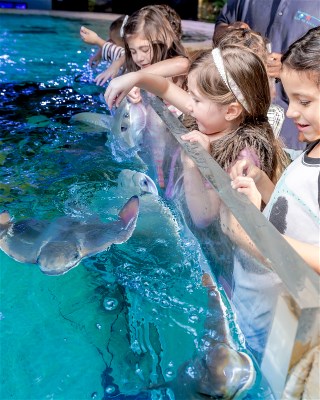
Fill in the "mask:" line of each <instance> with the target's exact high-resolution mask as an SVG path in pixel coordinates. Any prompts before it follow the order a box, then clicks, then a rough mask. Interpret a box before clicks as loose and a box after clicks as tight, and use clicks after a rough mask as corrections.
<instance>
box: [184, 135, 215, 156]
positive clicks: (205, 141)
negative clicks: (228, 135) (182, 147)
mask: <svg viewBox="0 0 320 400" xmlns="http://www.w3.org/2000/svg"><path fill="white" fill-rule="evenodd" d="M181 139H182V140H187V141H189V142H191V143H193V142H198V143H199V144H200V145H201V146H202V147H203V148H204V149H205V150H206V151H207V152H208V153H209V152H210V139H209V137H208V136H207V135H205V134H203V133H201V132H199V131H191V132H189V133H186V134H184V135H181Z"/></svg>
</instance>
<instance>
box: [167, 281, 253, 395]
mask: <svg viewBox="0 0 320 400" xmlns="http://www.w3.org/2000/svg"><path fill="white" fill-rule="evenodd" d="M202 284H203V286H205V287H206V288H207V289H208V312H207V317H206V322H205V331H204V335H203V336H202V338H201V341H200V344H199V346H198V348H197V351H196V353H195V355H194V357H193V358H192V359H191V360H189V361H187V362H186V363H184V364H183V365H182V366H181V367H180V368H179V370H178V373H177V377H176V378H175V380H174V381H171V382H170V383H169V386H170V387H171V388H172V389H173V391H174V393H175V395H176V398H177V399H190V400H197V399H199V400H200V399H204V398H210V399H225V400H227V399H229V400H231V399H232V400H235V399H240V398H242V397H243V396H244V395H245V394H246V392H247V391H248V390H249V389H250V388H251V387H252V386H253V384H254V382H255V378H256V373H255V368H254V364H253V361H252V359H251V357H250V356H249V354H247V353H245V352H243V351H238V350H237V349H236V346H234V344H233V340H232V336H231V333H230V328H229V323H228V319H227V318H226V315H224V311H223V309H224V307H223V301H222V297H221V294H220V292H219V290H218V288H217V286H216V284H215V282H214V281H213V279H212V276H211V275H209V274H208V273H204V274H203V277H202Z"/></svg>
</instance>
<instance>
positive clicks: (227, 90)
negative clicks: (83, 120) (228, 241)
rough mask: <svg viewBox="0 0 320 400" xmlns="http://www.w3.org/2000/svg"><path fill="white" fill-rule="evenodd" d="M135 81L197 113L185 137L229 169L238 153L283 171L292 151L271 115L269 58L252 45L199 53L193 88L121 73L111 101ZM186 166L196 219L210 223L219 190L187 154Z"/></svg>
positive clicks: (275, 172) (271, 173)
mask: <svg viewBox="0 0 320 400" xmlns="http://www.w3.org/2000/svg"><path fill="white" fill-rule="evenodd" d="M133 86H139V87H141V88H143V89H145V90H147V91H150V92H152V93H154V94H156V95H158V96H159V97H161V98H163V99H165V100H166V101H168V102H169V103H171V104H173V105H174V106H175V107H177V108H178V109H179V110H181V111H182V112H183V113H185V114H190V115H191V116H193V117H194V118H195V119H196V122H197V125H198V128H199V131H192V132H190V133H189V134H186V135H183V136H182V138H183V139H184V140H189V141H192V142H194V141H197V142H199V143H200V144H202V145H203V146H204V147H205V148H206V150H207V151H209V152H210V153H211V155H212V156H213V158H214V159H215V160H216V161H217V162H218V163H219V164H220V166H221V167H222V168H224V169H225V170H229V168H230V167H231V166H232V165H233V164H234V163H235V162H236V161H237V159H239V158H240V159H242V158H248V159H250V160H254V162H255V163H256V165H257V166H258V167H260V168H261V169H262V170H263V171H265V172H266V174H267V176H268V177H269V178H270V179H271V180H273V181H276V180H277V178H278V176H279V175H280V174H281V172H282V170H283V165H284V162H285V161H284V160H286V157H285V156H284V152H283V150H282V148H281V143H280V142H279V141H278V140H277V139H276V138H275V137H274V134H273V132H272V129H271V127H270V125H269V123H268V121H267V112H268V108H269V106H270V92H269V85H268V77H267V74H266V70H265V67H264V65H263V62H262V61H261V60H260V58H259V57H257V56H256V55H255V54H253V52H251V51H250V50H246V49H243V48H241V47H238V46H228V47H224V48H222V49H220V48H216V49H214V50H213V51H212V52H211V51H209V52H205V53H203V54H201V55H199V56H198V57H197V58H196V59H195V60H194V61H193V62H192V65H191V67H190V70H189V74H188V89H189V92H186V91H184V90H182V89H181V88H179V87H177V86H176V85H173V84H172V83H171V82H169V81H168V80H166V79H163V78H162V77H159V76H155V75H153V74H147V73H145V72H144V71H141V72H135V73H129V74H126V75H124V76H122V77H119V78H116V79H114V80H113V81H112V82H111V83H110V85H109V87H108V88H107V90H106V92H105V99H106V101H107V103H108V105H109V107H112V106H113V105H114V103H115V104H116V105H119V104H120V102H121V100H122V99H123V98H124V96H126V94H127V93H128V92H129V91H130V90H131V88H132V87H133ZM257 88H258V90H257ZM183 167H184V190H185V195H186V201H187V204H188V208H189V211H190V214H191V217H192V220H193V222H194V223H195V225H196V226H198V227H201V228H204V227H207V226H209V225H210V224H211V223H212V222H213V221H214V220H215V219H216V217H217V216H218V214H219V207H217V196H216V193H215V190H214V189H213V188H212V187H211V186H210V185H208V184H207V183H206V181H205V180H204V179H203V177H202V175H201V173H200V171H199V169H198V168H197V166H196V165H195V163H194V162H193V161H192V160H191V159H190V158H189V157H187V156H183Z"/></svg>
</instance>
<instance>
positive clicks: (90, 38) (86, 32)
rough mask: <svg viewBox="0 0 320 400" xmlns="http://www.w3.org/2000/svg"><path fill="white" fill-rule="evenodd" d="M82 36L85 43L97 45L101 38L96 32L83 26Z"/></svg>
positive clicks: (81, 29)
mask: <svg viewBox="0 0 320 400" xmlns="http://www.w3.org/2000/svg"><path fill="white" fill-rule="evenodd" d="M80 36H81V39H82V40H83V41H84V42H86V43H89V44H97V41H98V38H99V36H98V35H97V34H96V33H95V32H94V31H92V30H91V29H88V28H86V27H85V26H82V27H81V28H80Z"/></svg>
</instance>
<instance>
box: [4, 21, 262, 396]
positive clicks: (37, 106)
mask: <svg viewBox="0 0 320 400" xmlns="http://www.w3.org/2000/svg"><path fill="white" fill-rule="evenodd" d="M81 24H82V21H77V20H63V19H57V18H50V17H44V16H41V17H40V16H33V17H31V16H28V17H24V16H17V15H14V16H9V15H1V14H0V33H1V35H0V43H1V48H2V49H3V51H2V53H1V56H0V73H1V75H0V79H1V82H0V89H1V90H0V95H1V107H0V121H1V134H0V146H1V148H0V166H1V169H0V210H7V211H8V212H9V213H10V214H11V215H12V216H13V217H14V219H15V220H20V219H24V218H38V219H49V220H50V219H52V218H54V217H57V216H60V215H70V216H77V217H80V218H86V217H87V216H91V215H92V214H93V213H97V214H98V215H99V216H100V217H101V218H103V219H104V220H110V219H112V218H114V216H115V215H116V213H117V211H119V208H120V207H121V206H122V205H123V204H124V203H125V201H126V200H127V198H128V193H123V192H122V191H119V190H118V189H117V176H118V174H119V172H120V171H121V170H122V169H124V168H131V169H136V170H140V171H143V170H146V167H145V166H144V165H143V164H141V162H140V161H139V160H133V159H131V160H129V161H119V160H117V161H115V159H114V157H113V154H112V153H111V150H110V148H109V147H108V146H106V145H105V143H106V141H107V136H106V133H105V132H101V130H100V131H99V130H97V129H91V130H90V129H89V128H88V127H87V128H86V129H84V128H83V127H81V126H79V125H77V124H75V123H73V122H72V120H70V118H71V116H72V115H74V114H75V113H78V112H82V111H93V112H100V113H105V112H107V110H106V108H105V105H104V103H103V102H102V101H101V99H100V94H101V88H98V87H96V86H95V85H94V84H92V77H93V75H94V74H93V73H92V71H89V70H88V69H87V66H86V62H87V59H88V57H89V55H90V54H91V53H92V51H94V49H91V48H90V47H89V46H87V45H85V44H83V43H82V41H81V40H80V38H79V28H80V25H81ZM86 25H87V26H89V27H91V28H94V29H95V30H97V31H98V32H99V33H100V34H101V35H103V32H104V31H105V30H106V26H105V24H104V23H102V22H97V23H94V25H93V23H91V25H90V24H86ZM140 205H141V207H140V215H139V219H138V223H137V227H136V230H135V232H134V234H133V236H132V237H131V238H130V239H129V241H128V242H126V243H124V244H121V245H117V246H116V245H114V246H112V247H111V248H110V249H109V250H108V251H106V252H103V253H101V254H99V255H96V256H93V257H90V258H88V259H86V260H84V261H83V262H82V263H81V264H80V265H79V266H78V267H76V268H74V269H73V270H71V271H69V272H68V273H67V274H65V275H62V276H56V277H50V276H47V275H44V274H42V273H41V271H40V270H39V268H38V267H37V266H35V265H28V264H21V263H18V262H15V261H14V260H12V259H11V258H9V257H8V256H7V255H5V254H4V253H3V252H0V277H1V283H0V285H1V286H0V289H1V297H0V301H1V303H0V312H1V314H0V324H1V332H0V335H1V337H0V340H1V359H0V361H1V392H0V398H1V399H3V400H7V399H17V400H20V399H21V400H27V399H28V400H29V399H30V400H31V399H32V400H38V399H68V400H69V399H70V400H73V399H74V400H76V399H77V400H80V399H109V398H116V399H127V398H128V399H149V398H150V399H169V398H170V399H171V398H174V397H173V394H172V392H170V391H167V390H166V389H163V387H162V388H161V385H163V384H164V383H165V382H170V381H172V380H174V379H175V377H176V375H177V371H178V368H179V366H181V365H182V364H183V363H184V362H185V361H187V360H189V359H191V358H192V356H193V354H194V352H195V350H196V349H197V348H198V347H199V341H200V338H201V335H202V334H203V329H204V321H205V317H206V315H207V312H208V309H207V291H206V289H204V288H203V287H202V286H201V275H202V272H201V266H203V263H204V260H203V257H202V255H201V252H200V250H199V246H198V244H197V242H196V241H195V240H194V239H193V237H192V236H190V235H188V234H187V233H186V232H185V231H184V229H183V224H182V222H181V218H180V215H179V212H178V211H177V210H176V209H175V207H174V205H173V204H171V203H170V202H167V201H165V200H163V199H161V197H160V198H154V197H152V196H150V195H146V196H144V197H142V198H141V200H140ZM225 304H226V307H225V308H224V311H223V312H224V314H225V318H226V320H230V326H231V328H232V334H233V335H234V339H235V342H236V343H237V346H238V348H239V349H243V347H244V344H243V341H242V339H241V338H238V336H237V330H236V328H235V326H234V323H233V320H232V314H231V313H230V310H229V309H228V306H227V303H225ZM159 385H160V386H159ZM259 385H260V381H259V380H258V381H257V384H256V385H255V387H254V388H253V390H252V391H251V392H250V393H251V395H250V394H249V398H266V397H267V396H265V395H264V393H265V391H264V390H262V389H261V388H260V386H259ZM150 387H151V389H150ZM152 387H153V388H152ZM170 393H171V394H170ZM175 396H176V397H175V398H177V399H179V398H181V397H179V395H178V393H175ZM190 398H192V397H191V394H190Z"/></svg>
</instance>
